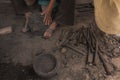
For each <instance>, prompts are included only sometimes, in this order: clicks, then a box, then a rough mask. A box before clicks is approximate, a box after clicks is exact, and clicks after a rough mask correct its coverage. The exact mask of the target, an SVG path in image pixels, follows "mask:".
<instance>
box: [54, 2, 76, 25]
mask: <svg viewBox="0 0 120 80" xmlns="http://www.w3.org/2000/svg"><path fill="white" fill-rule="evenodd" d="M74 9H75V0H60V5H59V9H58V11H57V13H56V16H55V19H54V21H55V22H56V23H58V24H63V25H73V24H74Z"/></svg>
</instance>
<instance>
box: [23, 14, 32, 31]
mask: <svg viewBox="0 0 120 80" xmlns="http://www.w3.org/2000/svg"><path fill="white" fill-rule="evenodd" d="M31 14H32V13H31V12H27V13H25V25H24V28H23V29H22V32H27V31H28V22H29V19H28V18H29V16H30V15H31Z"/></svg>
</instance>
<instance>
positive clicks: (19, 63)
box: [0, 0, 120, 80]
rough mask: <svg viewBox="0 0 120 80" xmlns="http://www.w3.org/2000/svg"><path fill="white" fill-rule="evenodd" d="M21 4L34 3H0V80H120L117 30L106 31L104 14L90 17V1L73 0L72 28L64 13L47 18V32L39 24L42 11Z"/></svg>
mask: <svg viewBox="0 0 120 80" xmlns="http://www.w3.org/2000/svg"><path fill="white" fill-rule="evenodd" d="M25 1H34V0H0V9H1V10H0V80H120V76H119V75H120V35H119V34H120V33H119V31H120V28H118V27H117V28H116V29H114V28H112V27H111V26H110V28H109V29H108V26H109V25H108V24H110V25H112V23H111V21H110V18H109V15H108V16H107V21H108V22H107V21H106V19H105V17H103V18H104V19H103V20H102V19H101V17H98V18H96V16H98V15H99V14H98V15H97V13H96V14H95V11H97V10H95V6H96V5H95V4H94V3H93V1H92V0H76V2H74V13H72V8H71V9H70V10H71V13H69V15H70V16H71V15H72V14H74V18H73V19H74V25H73V24H72V22H73V20H69V18H68V19H66V18H67V17H69V15H66V14H64V15H66V16H65V17H64V18H61V19H59V17H61V16H57V17H56V16H54V15H53V18H54V17H56V18H54V21H56V22H58V23H59V25H58V27H57V28H56V29H55V30H53V29H52V30H53V31H51V28H48V26H47V25H45V24H43V19H44V16H41V14H40V13H41V11H42V9H43V8H44V7H43V8H42V7H41V6H39V5H38V1H36V2H34V5H33V4H30V3H26V2H25ZM51 1H52V0H51ZM62 1H63V0H61V3H62ZM69 1H73V0H68V4H73V3H72V2H69ZM95 1H97V0H95ZM98 1H99V0H98ZM118 1H119V0H118ZM58 2H59V0H58ZM96 3H97V2H96ZM30 5H32V6H30ZM56 5H59V4H57V3H56ZM111 5H112V6H114V5H115V4H112V2H111ZM62 6H64V5H62ZM67 7H68V6H67ZM70 7H71V6H70ZM72 7H73V6H72ZM61 8H62V7H60V9H61ZM110 8H111V7H110ZM96 9H98V8H96ZM99 10H100V8H99ZM111 10H112V11H114V12H115V10H116V9H111ZM61 11H65V10H62V9H61ZM106 11H107V10H106ZM112 11H111V13H110V16H111V15H112V13H113V12H112ZM107 12H110V10H108V11H107ZM55 14H56V12H55ZM61 14H62V13H61ZM101 14H104V11H103V12H102V13H101ZM117 14H118V13H115V15H113V16H111V17H112V18H114V17H116V15H117ZM64 15H62V16H64ZM105 16H106V15H105ZM98 19H99V20H100V19H101V20H100V21H99V20H98ZM118 20H119V18H117V19H114V20H113V21H116V22H115V23H116V24H115V25H118V23H119V21H118ZM102 21H105V22H106V24H103V23H104V22H102ZM117 21H118V23H117ZM60 23H61V24H60ZM62 23H64V24H67V25H63V24H62ZM69 23H70V25H69ZM47 24H49V22H47ZM71 24H72V25H71ZM100 24H101V25H100ZM102 24H103V25H102ZM106 25H108V26H107V27H101V26H106ZM112 26H113V25H112ZM112 29H113V30H112ZM46 31H47V33H45V32H46ZM48 33H49V34H48ZM112 33H113V34H112ZM118 33H119V34H118ZM46 36H47V38H46ZM48 37H49V38H48Z"/></svg>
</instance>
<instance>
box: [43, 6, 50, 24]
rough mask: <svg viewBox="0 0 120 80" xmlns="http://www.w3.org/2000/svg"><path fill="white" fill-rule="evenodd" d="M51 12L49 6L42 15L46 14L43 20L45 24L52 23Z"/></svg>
mask: <svg viewBox="0 0 120 80" xmlns="http://www.w3.org/2000/svg"><path fill="white" fill-rule="evenodd" d="M51 12H52V11H50V10H49V9H48V8H46V9H45V10H44V11H43V12H42V13H41V15H44V19H43V22H44V23H45V25H50V24H51V23H52V17H51Z"/></svg>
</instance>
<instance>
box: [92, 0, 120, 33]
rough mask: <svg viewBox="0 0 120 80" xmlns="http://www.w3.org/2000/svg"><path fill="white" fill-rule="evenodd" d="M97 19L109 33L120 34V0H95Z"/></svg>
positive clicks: (102, 28)
mask: <svg viewBox="0 0 120 80" xmlns="http://www.w3.org/2000/svg"><path fill="white" fill-rule="evenodd" d="M94 6H95V20H96V23H97V25H98V27H99V28H100V29H101V30H102V31H104V32H105V33H108V34H120V0H94Z"/></svg>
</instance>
